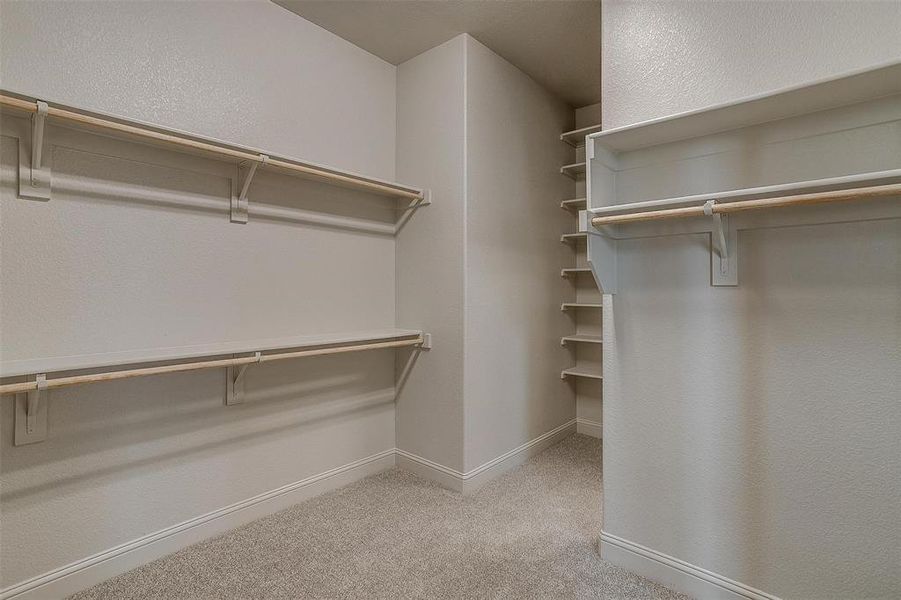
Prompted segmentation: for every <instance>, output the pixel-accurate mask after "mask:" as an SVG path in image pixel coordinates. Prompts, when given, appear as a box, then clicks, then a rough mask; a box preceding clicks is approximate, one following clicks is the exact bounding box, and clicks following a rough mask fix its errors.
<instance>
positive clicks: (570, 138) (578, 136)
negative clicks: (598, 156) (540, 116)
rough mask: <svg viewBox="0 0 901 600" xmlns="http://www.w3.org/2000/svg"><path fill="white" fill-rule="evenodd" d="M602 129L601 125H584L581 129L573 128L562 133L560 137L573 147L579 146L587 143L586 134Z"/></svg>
mask: <svg viewBox="0 0 901 600" xmlns="http://www.w3.org/2000/svg"><path fill="white" fill-rule="evenodd" d="M600 130H601V126H600V125H590V126H588V127H582V128H581V129H573V130H572V131H567V132H566V133H561V134H560V139H561V140H562V141H564V142H566V143H567V144H569V145H570V146H572V147H573V148H579V147H581V146H584V145H585V136H586V135H590V134H592V133H597V132H598V131H600Z"/></svg>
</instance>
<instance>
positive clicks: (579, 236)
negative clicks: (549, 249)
mask: <svg viewBox="0 0 901 600" xmlns="http://www.w3.org/2000/svg"><path fill="white" fill-rule="evenodd" d="M587 239H588V234H587V233H564V234H563V235H561V236H560V243H562V244H570V243H573V242H583V241H585V240H587Z"/></svg>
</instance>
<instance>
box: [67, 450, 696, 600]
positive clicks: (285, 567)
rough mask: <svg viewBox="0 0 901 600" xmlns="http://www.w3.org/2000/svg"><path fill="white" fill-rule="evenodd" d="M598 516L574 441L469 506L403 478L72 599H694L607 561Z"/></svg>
mask: <svg viewBox="0 0 901 600" xmlns="http://www.w3.org/2000/svg"><path fill="white" fill-rule="evenodd" d="M600 517H601V444H600V441H599V440H596V439H593V438H590V437H587V436H583V435H574V436H571V437H569V438H567V439H565V440H564V441H562V442H560V443H559V444H557V445H555V446H552V447H550V448H548V449H547V450H545V451H544V452H542V453H541V454H539V455H538V456H536V457H534V458H533V459H532V460H530V461H529V462H528V463H526V464H525V465H523V466H522V467H520V468H519V469H516V470H515V471H512V472H510V473H508V474H507V475H505V476H503V477H501V478H498V479H496V480H495V481H493V482H491V483H489V484H488V485H486V486H485V487H484V488H482V489H481V490H479V491H478V492H476V493H475V494H473V495H471V496H468V497H464V496H461V495H459V494H457V493H454V492H451V491H448V490H445V489H443V488H441V487H438V486H437V485H434V484H432V483H430V482H428V481H426V480H423V479H421V478H419V477H416V476H415V475H411V474H409V473H407V472H405V471H401V470H399V469H392V470H390V471H386V472H384V473H380V474H378V475H375V476H373V477H369V478H367V479H364V480H362V481H359V482H357V483H355V484H352V485H350V486H347V487H345V488H342V489H340V490H337V491H335V492H332V493H329V494H326V495H323V496H320V497H318V498H314V499H312V500H308V501H306V502H303V503H301V504H298V505H296V506H294V507H292V508H290V509H288V510H285V511H282V512H280V513H277V514H275V515H271V516H269V517H266V518H263V519H260V520H258V521H255V522H253V523H250V524H248V525H246V526H244V527H241V528H240V529H236V530H235V531H232V532H229V533H227V534H225V535H222V536H220V537H217V538H214V539H210V540H207V541H205V542H202V543H199V544H196V545H194V546H191V547H189V548H186V549H184V550H182V551H180V552H177V553H175V554H172V555H170V556H167V557H164V558H161V559H159V560H157V561H155V562H153V563H150V564H148V565H145V566H143V567H140V568H138V569H135V570H134V571H131V572H129V573H125V574H123V575H120V576H118V577H115V578H113V579H110V580H109V581H106V582H104V583H102V584H100V585H98V586H96V587H94V588H91V589H89V590H86V591H84V592H81V593H79V594H76V595H75V596H73V597H72V598H74V599H77V600H96V599H100V598H103V599H113V598H114V599H116V600H127V599H131V598H135V599H137V598H140V599H148V598H159V599H163V598H165V599H167V600H170V599H172V600H174V599H213V598H217V599H219V598H228V599H241V600H245V599H251V598H266V599H270V598H273V599H275V598H278V599H283V598H284V599H292V600H295V599H305V598H342V599H343V598H360V599H363V598H365V599H375V598H385V599H389V598H390V599H395V598H429V599H431V598H436V599H438V598H479V599H483V598H486V599H487V598H504V599H511V598H604V599H607V600H614V599H616V600H620V599H623V600H625V599H630V600H632V599H635V600H637V599H655V600H657V599H661V600H675V599H685V598H686V596H682V595H680V594H676V593H675V592H672V591H670V590H668V589H666V588H664V587H662V586H659V585H657V584H655V583H652V582H650V581H647V580H645V579H642V578H640V577H638V576H636V575H633V574H632V573H629V572H628V571H625V570H622V569H619V568H617V567H614V566H612V565H609V564H607V563H604V562H603V561H601V560H600V558H599V556H598V554H597V540H598V536H599V534H600V528H601V520H600Z"/></svg>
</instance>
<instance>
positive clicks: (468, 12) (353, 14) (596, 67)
mask: <svg viewBox="0 0 901 600" xmlns="http://www.w3.org/2000/svg"><path fill="white" fill-rule="evenodd" d="M273 1H274V2H275V3H276V4H279V5H281V6H284V7H285V8H287V9H288V10H290V11H291V12H293V13H296V14H298V15H300V16H301V17H303V18H304V19H306V20H308V21H312V22H313V23H316V24H317V25H319V26H320V27H322V28H324V29H327V30H329V31H331V32H332V33H334V34H336V35H338V36H340V37H342V38H344V39H345V40H347V41H349V42H351V43H353V44H355V45H357V46H359V47H360V48H363V49H364V50H368V51H369V52H371V53H373V54H375V55H376V56H378V57H380V58H382V59H384V60H386V61H388V62H390V63H392V64H395V65H397V64H400V63H402V62H404V61H406V60H409V59H410V58H413V57H414V56H416V55H417V54H420V53H422V52H424V51H426V50H428V49H430V48H434V47H435V46H438V45H439V44H442V43H443V42H446V41H447V40H449V39H451V38H452V37H454V36H456V35H458V34H460V33H469V34H470V35H472V36H473V37H474V38H475V39H477V40H479V41H480V42H482V43H483V44H485V45H486V46H488V47H489V48H491V49H492V50H494V51H495V52H496V53H498V54H500V55H501V56H503V57H504V58H506V59H507V60H508V61H510V62H511V63H513V64H514V65H516V66H517V67H519V68H520V69H522V70H523V71H525V72H526V73H527V74H528V75H530V76H531V77H532V78H533V79H534V80H535V81H537V82H538V83H540V84H541V85H543V86H544V87H545V88H546V89H547V90H549V91H550V92H551V93H553V94H554V95H556V96H557V97H559V98H560V99H562V100H564V101H566V102H568V103H569V104H570V105H572V106H573V107H580V106H586V105H589V104H594V103H596V102H600V95H601V66H600V64H601V3H600V0H273Z"/></svg>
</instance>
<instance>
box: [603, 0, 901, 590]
mask: <svg viewBox="0 0 901 600" xmlns="http://www.w3.org/2000/svg"><path fill="white" fill-rule="evenodd" d="M603 23H604V44H603V49H602V59H603V61H604V64H603V73H604V86H603V92H604V95H603V99H602V107H603V111H604V124H605V126H606V127H616V126H621V125H625V124H629V123H634V122H638V121H642V120H646V119H649V118H653V117H658V116H662V115H666V114H669V113H673V112H677V111H684V110H689V109H695V108H700V107H702V106H704V105H708V104H712V103H717V102H722V101H727V100H731V99H735V98H737V97H741V96H745V95H748V94H753V93H759V92H763V91H765V90H768V89H773V88H777V87H780V86H786V85H796V84H799V83H801V82H804V81H807V80H811V79H815V78H819V77H823V76H825V75H828V74H832V73H837V72H840V71H843V70H848V69H852V68H858V67H861V66H864V65H867V64H873V63H879V62H883V61H887V60H891V59H893V58H897V57H898V56H899V55H901V47H899V40H898V37H897V32H898V31H899V30H901V5H898V4H897V3H881V4H878V3H843V4H838V3H836V4H833V3H790V2H786V3H766V4H764V3H700V2H697V3H696V2H692V3H683V2H672V3H621V2H606V3H605V4H604V15H603ZM895 164H896V165H897V162H895ZM766 177H767V176H766V174H765V173H764V174H761V173H758V174H756V178H757V180H759V179H765V178H766ZM899 240H901V228H899V222H898V221H897V220H894V221H882V222H879V221H872V222H860V223H854V224H840V225H828V226H809V227H793V228H775V229H761V230H756V231H748V232H743V233H742V235H741V236H740V238H739V242H740V244H741V247H740V251H739V256H740V259H739V260H740V275H739V277H740V283H739V287H738V288H737V289H726V288H712V287H710V284H709V258H708V256H709V255H708V249H707V245H708V242H707V241H706V239H702V236H688V235H687V236H669V237H658V238H649V239H638V240H631V241H628V242H621V243H620V244H619V262H618V265H617V272H618V279H619V281H618V285H619V289H620V293H619V294H617V295H616V296H614V298H613V301H612V303H611V304H609V305H608V306H609V307H610V308H611V309H612V314H609V313H608V314H605V319H608V328H607V331H605V341H609V342H610V343H609V344H605V348H604V360H605V363H604V369H605V407H604V444H605V453H604V530H605V531H607V532H609V533H611V534H613V535H617V536H620V537H623V538H626V539H628V540H630V541H632V542H635V543H637V544H641V545H644V546H646V547H649V548H652V549H654V550H657V551H659V552H663V553H665V554H668V555H670V556H673V557H676V558H678V559H681V560H684V561H687V562H689V563H692V564H695V565H697V566H700V567H702V568H705V569H708V570H710V571H713V572H714V573H717V574H719V575H722V576H725V577H728V578H731V579H734V580H737V581H740V582H742V583H744V584H746V585H749V586H752V587H755V588H758V589H760V590H763V591H765V592H768V593H770V594H774V595H776V596H779V597H782V598H822V599H827V598H834V599H844V598H894V597H897V596H898V594H899V591H901V580H899V577H898V570H897V568H896V565H897V564H898V560H899V556H898V551H897V549H898V548H901V537H899V536H901V533H899V529H898V527H897V523H898V522H899V519H901V513H899V505H898V502H897V490H898V489H899V486H901V482H899V480H898V477H897V474H898V472H899V465H898V462H897V458H896V457H898V456H901V446H899V442H898V436H897V431H898V429H899V427H901V412H899V408H898V402H897V397H898V390H899V389H901V380H899V375H898V372H899V371H898V364H899V361H901V355H899V353H898V352H899V348H901V329H899V321H898V314H901V300H899V298H901V262H899V256H901V246H899Z"/></svg>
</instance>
